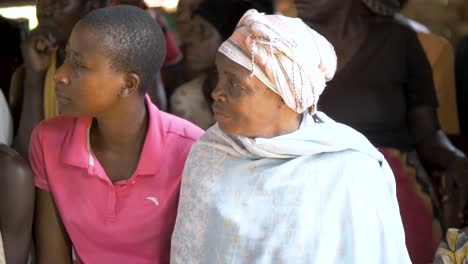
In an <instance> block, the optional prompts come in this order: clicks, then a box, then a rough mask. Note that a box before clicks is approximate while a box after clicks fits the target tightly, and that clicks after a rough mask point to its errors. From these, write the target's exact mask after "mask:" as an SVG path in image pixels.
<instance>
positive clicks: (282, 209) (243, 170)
mask: <svg viewBox="0 0 468 264" xmlns="http://www.w3.org/2000/svg"><path fill="white" fill-rule="evenodd" d="M318 115H319V117H320V118H321V119H322V120H324V122H323V123H314V121H313V119H312V117H311V116H310V115H304V118H303V120H302V123H301V126H300V129H299V130H297V131H296V132H294V133H291V134H287V135H283V136H279V137H276V138H272V139H263V138H256V139H250V138H244V137H231V136H228V135H226V134H225V133H223V132H222V131H221V130H220V129H219V127H218V126H217V125H215V126H213V127H212V128H210V129H209V130H208V131H207V133H206V134H205V135H204V136H203V137H202V138H201V139H200V141H199V142H197V143H196V144H195V145H194V147H193V148H192V150H191V152H190V155H189V157H188V160H187V163H186V166H185V170H184V173H183V179H182V187H181V195H180V203H179V210H178V217H177V221H176V226H175V230H174V234H173V237H172V246H171V263H177V264H179V263H195V264H196V263H203V264H205V263H239V264H240V263H242V264H244V263H294V264H296V263H320V264H322V263H325V264H332V263H379V264H385V263H392V264H394V263H399V264H400V263H403V264H404V263H410V260H409V257H408V252H407V249H406V246H405V237H404V231H403V225H402V221H401V217H400V213H399V209H398V202H397V199H396V191H395V180H394V177H393V174H392V172H391V169H390V167H389V166H388V164H387V162H386V161H385V159H384V158H383V156H382V155H381V154H380V153H379V152H378V151H377V150H376V149H375V148H374V147H373V146H372V145H371V144H370V143H369V142H368V140H367V139H366V138H365V137H364V136H363V135H361V134H360V133H358V132H356V131H355V130H353V129H351V128H349V127H347V126H345V125H342V124H339V123H336V122H334V121H333V120H331V119H330V118H328V117H327V116H326V115H325V114H323V113H320V112H319V113H318Z"/></svg>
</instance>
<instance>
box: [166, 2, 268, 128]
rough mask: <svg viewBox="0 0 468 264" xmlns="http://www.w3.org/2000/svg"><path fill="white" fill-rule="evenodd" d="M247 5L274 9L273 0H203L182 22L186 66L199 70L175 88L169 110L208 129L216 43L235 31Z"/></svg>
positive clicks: (214, 84) (212, 120)
mask: <svg viewBox="0 0 468 264" xmlns="http://www.w3.org/2000/svg"><path fill="white" fill-rule="evenodd" d="M249 9H257V10H258V11H259V12H264V13H267V14H273V13H274V3H273V0H240V1H239V0H224V1H219V0H202V1H201V2H200V3H199V6H198V7H197V8H196V9H195V10H194V11H193V14H192V15H191V16H190V17H191V19H190V20H189V22H187V24H183V25H184V26H185V25H187V26H188V25H190V26H191V29H190V30H188V29H185V28H184V26H183V28H184V30H185V31H186V32H185V31H184V34H183V35H182V36H183V37H184V40H183V42H184V43H185V44H184V50H185V53H184V56H185V66H186V67H187V68H188V71H189V72H191V74H195V73H197V74H199V75H198V76H196V77H195V78H194V79H192V80H191V81H189V82H188V83H186V84H184V85H182V86H181V87H179V88H177V89H176V91H175V92H174V94H173V95H172V97H171V99H170V102H171V103H170V104H171V113H173V114H175V115H177V116H179V117H182V118H184V119H186V120H189V121H190V122H192V123H194V124H196V125H198V126H199V127H201V128H202V129H205V130H206V129H208V128H209V127H210V126H212V125H213V124H214V123H215V120H214V118H213V112H212V110H211V103H212V102H213V100H212V98H211V92H212V91H213V90H214V88H215V87H216V82H217V74H216V72H215V69H214V66H215V56H216V53H217V50H218V47H219V46H220V45H221V43H223V41H225V40H226V39H227V38H228V37H229V36H230V35H231V34H232V32H234V29H235V28H236V25H237V23H238V22H239V19H240V18H241V17H242V16H243V15H244V13H245V12H246V11H247V10H249Z"/></svg>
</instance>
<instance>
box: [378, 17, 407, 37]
mask: <svg viewBox="0 0 468 264" xmlns="http://www.w3.org/2000/svg"><path fill="white" fill-rule="evenodd" d="M369 25H370V26H371V30H372V32H373V34H382V35H387V36H389V37H390V38H392V39H399V38H407V37H408V36H416V32H415V31H414V30H413V29H412V28H411V27H410V26H409V25H407V24H405V23H402V22H400V21H399V20H397V19H395V18H393V17H388V18H387V17H386V18H372V19H369Z"/></svg>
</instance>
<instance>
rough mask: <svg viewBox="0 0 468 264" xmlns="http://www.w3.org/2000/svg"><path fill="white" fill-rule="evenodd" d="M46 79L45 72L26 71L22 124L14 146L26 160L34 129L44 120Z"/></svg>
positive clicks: (20, 123)
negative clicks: (44, 85) (44, 86)
mask: <svg viewBox="0 0 468 264" xmlns="http://www.w3.org/2000/svg"><path fill="white" fill-rule="evenodd" d="M44 78H45V72H42V73H41V72H34V71H32V70H28V69H27V70H26V75H25V80H24V93H23V103H22V106H21V115H20V122H19V127H18V133H17V135H16V138H15V141H14V144H13V146H14V148H15V149H16V151H18V152H19V153H20V154H21V156H22V157H24V158H26V159H27V158H28V149H29V138H30V137H31V133H32V131H33V129H34V127H35V126H36V125H37V124H39V122H41V121H42V120H43V119H44V110H43V109H44V108H43V102H44V88H43V84H44Z"/></svg>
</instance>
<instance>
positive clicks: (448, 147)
mask: <svg viewBox="0 0 468 264" xmlns="http://www.w3.org/2000/svg"><path fill="white" fill-rule="evenodd" d="M409 125H410V129H411V131H412V132H413V134H414V135H415V137H416V140H417V151H418V154H419V156H420V158H421V161H422V162H423V163H424V164H425V167H426V168H428V169H430V170H431V171H441V172H443V173H442V177H441V178H440V179H438V181H439V184H438V186H437V187H438V191H439V193H440V194H441V195H442V202H443V203H444V207H443V209H444V214H445V221H446V224H447V225H448V226H450V227H459V226H461V225H466V224H467V220H468V214H467V210H466V209H467V205H468V194H467V193H466V190H467V189H468V159H467V158H466V156H465V154H464V153H463V152H462V151H460V150H458V149H457V148H456V147H454V146H453V145H452V143H451V142H450V140H449V139H448V138H447V136H446V135H445V134H444V132H442V131H441V130H440V129H439V128H438V123H437V117H436V110H435V109H433V108H430V107H418V108H416V109H413V110H411V111H410V113H409Z"/></svg>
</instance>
